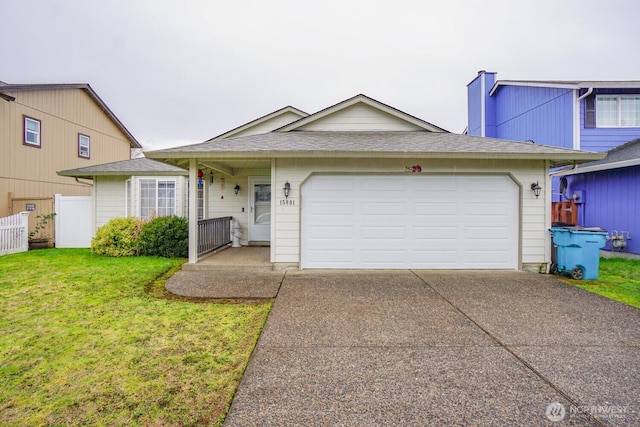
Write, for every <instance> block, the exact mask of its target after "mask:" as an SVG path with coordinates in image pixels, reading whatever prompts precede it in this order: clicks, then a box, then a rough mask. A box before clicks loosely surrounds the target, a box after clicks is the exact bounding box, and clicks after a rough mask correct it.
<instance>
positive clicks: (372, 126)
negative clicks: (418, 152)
mask: <svg viewBox="0 0 640 427" xmlns="http://www.w3.org/2000/svg"><path fill="white" fill-rule="evenodd" d="M293 130H297V131H302V130H304V131H347V132H352V131H353V132H360V131H428V132H447V131H446V130H444V129H442V128H440V127H438V126H435V125H433V124H431V123H429V122H426V121H424V120H422V119H419V118H417V117H415V116H412V115H410V114H407V113H405V112H403V111H400V110H398V109H396V108H393V107H391V106H389V105H386V104H383V103H382V102H380V101H376V100H375V99H373V98H369V97H368V96H366V95H362V94H360V95H356V96H354V97H353V98H349V99H347V100H345V101H342V102H339V103H337V104H335V105H332V106H331V107H328V108H325V109H324V110H320V111H318V112H317V113H314V114H311V115H309V116H307V117H304V118H302V119H300V120H298V121H296V122H293V123H290V124H288V125H285V126H283V127H281V128H279V129H277V130H276V131H277V132H289V131H293Z"/></svg>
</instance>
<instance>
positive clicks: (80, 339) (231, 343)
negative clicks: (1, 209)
mask: <svg viewBox="0 0 640 427" xmlns="http://www.w3.org/2000/svg"><path fill="white" fill-rule="evenodd" d="M183 261H184V260H171V259H166V258H154V257H132V258H107V257H101V256H97V255H93V254H91V253H90V251H89V250H83V249H78V250H76V249H49V250H40V251H30V252H25V253H21V254H15V255H7V256H3V257H0V313H1V314H0V425H17V426H32V425H65V426H66V425H180V426H186V425H219V424H221V423H222V421H223V419H224V416H225V414H226V411H227V409H228V406H229V404H230V403H231V399H232V397H233V394H234V392H235V390H236V388H237V385H238V382H239V380H240V378H241V376H242V373H243V371H244V369H245V367H246V364H247V361H248V359H249V356H250V354H251V351H252V350H253V348H254V346H255V343H256V341H257V338H258V335H259V333H260V331H261V329H262V326H263V325H264V322H265V321H266V317H267V314H268V312H269V309H270V307H271V304H270V303H269V302H265V303H253V304H214V303H212V302H206V303H202V302H201V303H195V302H189V301H183V300H179V299H168V298H159V297H158V295H159V294H161V293H162V291H159V290H158V289H161V288H162V283H163V281H164V276H163V275H165V274H167V273H168V272H171V271H173V270H175V269H177V268H179V267H180V265H181V263H182V262H183ZM149 288H154V289H155V290H154V291H153V292H147V291H146V290H145V289H147V290H148V289H149Z"/></svg>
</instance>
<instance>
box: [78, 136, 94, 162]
mask: <svg viewBox="0 0 640 427" xmlns="http://www.w3.org/2000/svg"><path fill="white" fill-rule="evenodd" d="M82 138H86V140H87V155H86V156H85V155H83V154H82V143H81V141H82ZM78 157H80V158H82V159H90V158H91V137H90V136H89V135H85V134H83V133H78Z"/></svg>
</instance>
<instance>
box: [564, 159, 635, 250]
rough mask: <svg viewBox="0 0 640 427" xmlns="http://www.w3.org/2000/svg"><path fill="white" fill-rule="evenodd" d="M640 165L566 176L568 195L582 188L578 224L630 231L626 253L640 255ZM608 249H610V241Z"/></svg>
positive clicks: (608, 229)
mask: <svg viewBox="0 0 640 427" xmlns="http://www.w3.org/2000/svg"><path fill="white" fill-rule="evenodd" d="M638 182H640V166H634V167H628V168H619V169H611V170H607V171H600V172H592V173H586V174H580V175H569V176H567V183H568V186H567V187H568V194H569V195H571V194H574V193H575V192H577V191H582V192H583V193H582V201H583V203H581V204H579V205H578V206H579V207H578V223H579V224H580V225H583V226H593V227H602V228H604V229H605V230H607V231H609V234H610V235H611V232H612V231H613V230H616V231H618V232H621V231H628V232H629V234H630V236H631V240H629V241H628V242H627V249H626V251H625V252H631V253H635V254H640V222H639V221H638V212H640V192H638V185H637V183H638ZM605 249H607V250H611V244H610V243H607V245H606V247H605Z"/></svg>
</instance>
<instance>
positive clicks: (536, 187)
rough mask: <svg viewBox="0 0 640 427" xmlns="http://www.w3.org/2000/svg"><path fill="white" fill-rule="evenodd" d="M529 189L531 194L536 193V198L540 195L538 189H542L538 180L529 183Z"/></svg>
mask: <svg viewBox="0 0 640 427" xmlns="http://www.w3.org/2000/svg"><path fill="white" fill-rule="evenodd" d="M531 190H533V194H535V195H536V199H537V198H538V197H540V191H541V190H542V187H540V184H538V181H536V182H533V183H531Z"/></svg>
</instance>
